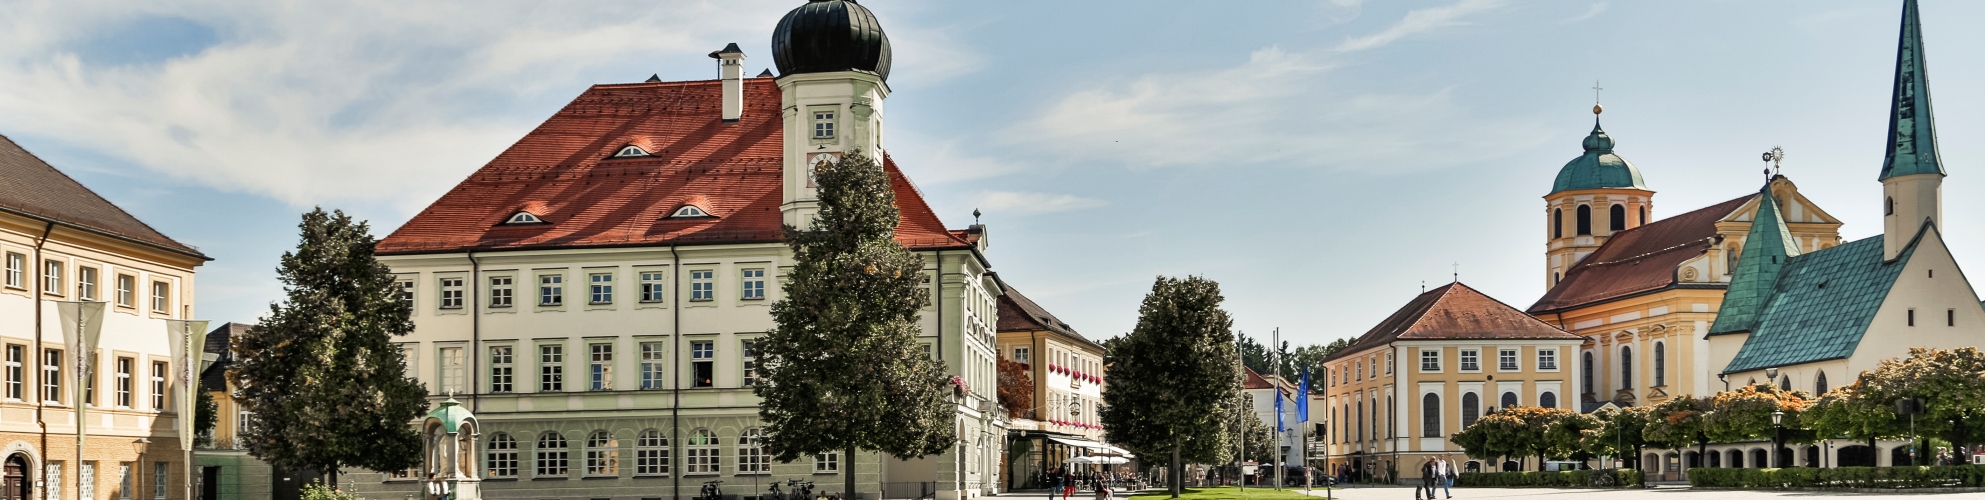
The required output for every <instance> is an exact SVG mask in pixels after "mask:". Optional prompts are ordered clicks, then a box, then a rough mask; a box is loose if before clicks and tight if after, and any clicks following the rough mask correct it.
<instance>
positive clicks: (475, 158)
mask: <svg viewBox="0 0 1985 500" xmlns="http://www.w3.org/2000/svg"><path fill="white" fill-rule="evenodd" d="M91 3H96V4H97V5H90V4H91ZM79 4H81V5H79ZM787 8H790V2H775V1H769V0H766V1H755V2H751V3H749V4H742V5H741V4H740V3H737V2H714V1H704V2H691V3H669V4H666V5H655V4H652V3H646V2H641V3H622V2H614V3H606V2H589V3H576V4H557V5H533V4H511V3H487V2H460V3H418V2H417V3H405V2H355V3H336V4H313V3H302V4H299V3H291V2H249V3H233V2H222V1H218V0H191V1H183V2H154V3H145V4H142V5H138V6H133V5H125V4H118V3H114V2H108V1H105V2H74V1H63V2H43V3H29V4H8V5H5V6H0V89H5V91H4V92H0V132H4V133H9V134H15V135H33V136H40V137H46V138H51V139H54V140H56V141H59V142H63V143H66V144H71V145H74V146H78V147H82V148H88V149H91V150H94V151H98V152H101V153H104V154H107V155H110V156H113V157H116V158H118V159H121V160H125V161H128V162H129V163H131V164H133V165H137V166H139V167H140V168H143V169H146V170H148V171H149V172H150V173H151V175H161V176H168V177H172V178H177V179H181V180H187V181H191V182H196V183H200V184H205V185H210V186H215V187H219V188H222V189H227V190H234V191H242V192H252V193H258V194H264V195H268V196H272V197H275V198H277V199H281V200H283V201H285V202H289V203H293V204H298V205H305V204H313V203H340V202H341V203H364V202H374V203H387V204H392V205H397V206H398V208H399V209H401V210H411V209H415V208H418V207H419V206H420V205H422V204H425V203H427V202H428V201H429V200H432V199H433V197H434V196H435V195H436V194H438V192H439V191H441V190H444V189H447V188H448V186H451V185H453V184H454V183H455V182H456V181H458V180H460V179H461V178H462V176H463V175H465V174H466V173H467V172H469V171H471V170H473V169H475V168H477V167H479V166H481V165H482V164H483V163H484V162H487V161H488V160H489V159H490V158H492V157H494V156H496V154H497V153H499V152H501V151H502V150H503V148H505V147H506V146H508V145H509V144H510V143H511V142H513V141H515V140H516V139H517V137H518V136H519V135H520V134H521V133H522V132H523V131H526V130H528V129H529V127H530V126H532V125H534V124H535V123H537V121H539V120H542V119H543V118H544V116H543V115H544V114H548V113H549V112H550V111H551V109H552V108H550V107H549V106H556V105H557V104H558V103H562V102H564V101H565V100H566V99H569V98H570V97H571V96H574V95H577V94H578V92H579V91H580V90H582V89H583V88H584V87H585V86H586V85H588V84H592V83H597V82H595V81H591V80H592V79H594V78H599V77H598V76H596V75H603V74H604V75H611V76H610V77H608V79H607V80H606V81H608V82H632V81H639V80H641V79H642V78H645V77H646V76H647V74H649V73H653V72H658V71H659V72H661V73H663V74H670V73H671V72H670V71H668V70H667V69H669V68H674V69H677V70H678V71H676V73H688V74H700V73H693V72H691V71H689V70H688V69H687V68H698V69H701V68H702V67H703V66H704V65H707V64H708V61H707V60H706V59H705V58H704V57H703V53H704V52H708V51H709V50H712V49H715V48H717V47H716V46H710V45H711V42H709V40H725V39H731V40H757V39H762V38H764V37H766V33H768V32H769V30H770V26H772V25H773V24H774V23H776V21H777V19H778V16H779V15H781V14H782V13H783V12H784V11H785V10H786V9H787ZM160 19H166V20H184V21H186V23H185V24H191V25H197V26H204V27H206V28H208V29H211V31H212V37H211V38H212V39H211V40H210V42H211V43H208V44H204V45H196V46H192V47H188V50H187V51H186V53H183V54H179V55H177V56H173V57H169V58H164V59H160V60H153V61H143V62H138V63H128V62H117V63H111V62H103V60H102V58H99V57H97V54H92V53H91V52H90V50H85V49H79V48H78V47H83V46H87V45H88V43H87V42H88V41H89V40H91V39H101V38H105V37H113V36H119V34H118V33H116V30H119V29H128V28H129V27H130V26H132V25H133V24H134V23H137V24H138V25H139V26H140V27H141V28H142V27H143V23H146V22H151V21H156V20H160ZM761 57H763V58H764V59H767V61H765V62H766V63H767V64H769V63H770V61H769V59H770V57H769V55H765V56H761ZM708 72H709V73H710V75H709V76H711V77H714V76H715V70H714V69H709V70H708ZM519 110H523V111H525V112H527V113H531V114H535V115H536V116H518V111H519Z"/></svg>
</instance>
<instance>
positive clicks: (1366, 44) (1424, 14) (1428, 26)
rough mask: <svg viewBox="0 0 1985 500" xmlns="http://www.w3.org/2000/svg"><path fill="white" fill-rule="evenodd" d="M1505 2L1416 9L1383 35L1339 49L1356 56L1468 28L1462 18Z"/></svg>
mask: <svg viewBox="0 0 1985 500" xmlns="http://www.w3.org/2000/svg"><path fill="white" fill-rule="evenodd" d="M1503 3H1504V2H1503V0H1461V1H1460V2H1457V3H1455V4H1454V5H1448V6H1444V7H1433V8H1427V9H1417V10H1414V11H1411V12H1407V13H1406V18H1405V19H1401V20H1399V22H1398V23H1395V24H1393V25H1392V26H1391V27H1389V28H1386V29H1385V30H1384V31H1380V32H1378V33H1373V34H1370V35H1365V36H1361V37H1353V38H1346V39H1345V40H1344V43H1342V44H1339V45H1338V46H1337V50H1338V51H1341V52H1356V51H1360V50H1368V49H1373V48H1377V47H1381V46H1384V45H1385V44H1389V43H1392V42H1395V41H1398V40H1399V39H1401V38H1405V37H1407V36H1411V35H1415V34H1420V33H1425V32H1428V31H1433V30H1435V29H1439V28H1445V27H1448V26H1458V25H1463V24H1467V23H1466V22H1464V21H1462V20H1461V19H1462V18H1463V17H1467V16H1468V15H1470V14H1476V13H1480V12H1484V11H1488V10H1490V9H1494V8H1496V7H1501V6H1503Z"/></svg>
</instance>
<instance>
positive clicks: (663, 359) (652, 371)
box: [641, 342, 668, 389]
mask: <svg viewBox="0 0 1985 500" xmlns="http://www.w3.org/2000/svg"><path fill="white" fill-rule="evenodd" d="M667 356H668V346H667V344H663V343H661V342H642V343H641V388H642V389H661V388H662V374H663V373H667V372H666V370H668V357H667Z"/></svg>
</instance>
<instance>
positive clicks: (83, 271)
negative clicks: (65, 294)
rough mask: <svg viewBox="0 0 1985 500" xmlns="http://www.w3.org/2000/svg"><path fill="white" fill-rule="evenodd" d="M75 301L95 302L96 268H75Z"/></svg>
mask: <svg viewBox="0 0 1985 500" xmlns="http://www.w3.org/2000/svg"><path fill="white" fill-rule="evenodd" d="M76 300H90V301H93V300H96V268H94V267H78V268H76Z"/></svg>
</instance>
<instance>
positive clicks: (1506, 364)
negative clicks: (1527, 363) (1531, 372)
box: [1496, 347, 1523, 372]
mask: <svg viewBox="0 0 1985 500" xmlns="http://www.w3.org/2000/svg"><path fill="white" fill-rule="evenodd" d="M1496 371H1499V372H1520V371H1523V348H1521V347H1518V348H1514V349H1505V348H1500V347H1498V348H1496Z"/></svg>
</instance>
